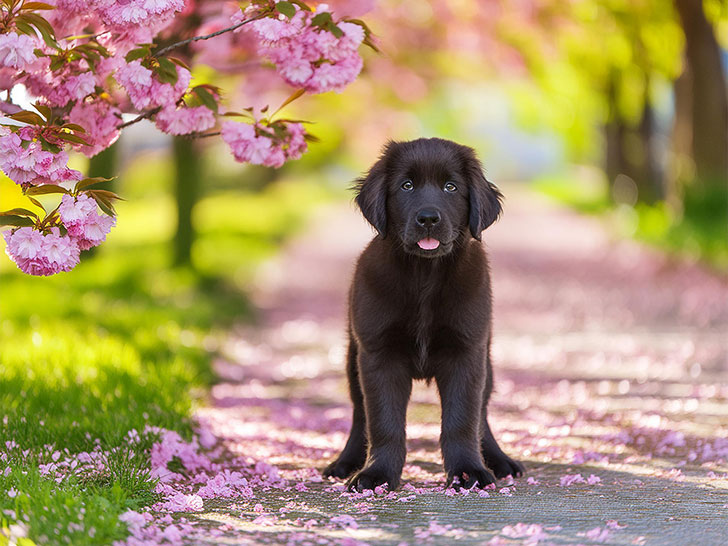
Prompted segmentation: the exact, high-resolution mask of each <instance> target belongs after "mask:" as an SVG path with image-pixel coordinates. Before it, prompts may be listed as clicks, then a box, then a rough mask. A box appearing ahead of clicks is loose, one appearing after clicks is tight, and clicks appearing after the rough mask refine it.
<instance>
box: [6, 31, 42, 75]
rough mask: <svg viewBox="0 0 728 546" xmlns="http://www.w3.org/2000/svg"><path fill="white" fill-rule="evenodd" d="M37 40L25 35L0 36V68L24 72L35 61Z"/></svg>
mask: <svg viewBox="0 0 728 546" xmlns="http://www.w3.org/2000/svg"><path fill="white" fill-rule="evenodd" d="M37 47H38V40H37V39H33V38H31V37H30V36H27V35H25V34H16V33H14V32H9V33H7V34H0V66H4V67H8V68H14V69H16V70H25V68H26V67H27V66H28V65H30V64H31V63H33V62H34V61H35V60H36V56H35V53H34V52H33V51H34V50H35V48H37Z"/></svg>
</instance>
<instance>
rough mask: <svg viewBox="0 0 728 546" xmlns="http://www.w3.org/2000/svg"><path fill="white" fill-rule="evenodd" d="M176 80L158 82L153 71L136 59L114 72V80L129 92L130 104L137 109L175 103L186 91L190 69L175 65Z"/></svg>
mask: <svg viewBox="0 0 728 546" xmlns="http://www.w3.org/2000/svg"><path fill="white" fill-rule="evenodd" d="M176 69H177V82H176V83H175V84H174V85H172V84H169V83H164V82H160V81H159V80H157V78H156V77H155V76H154V73H153V72H152V71H151V70H150V69H148V68H146V67H145V66H143V65H142V63H141V61H139V60H136V61H132V62H130V63H128V64H125V65H124V66H122V67H121V68H119V70H117V72H116V76H115V77H116V81H117V82H119V84H120V85H121V86H122V87H123V88H124V89H125V90H126V92H127V93H128V94H129V98H130V99H131V102H132V104H133V105H134V107H135V108H137V109H139V110H144V109H146V108H150V107H157V106H164V105H170V104H175V103H176V102H177V101H178V100H179V99H180V98H182V95H184V94H185V92H186V91H187V86H188V85H189V83H190V79H191V75H190V71H189V70H187V69H186V68H182V67H180V66H176Z"/></svg>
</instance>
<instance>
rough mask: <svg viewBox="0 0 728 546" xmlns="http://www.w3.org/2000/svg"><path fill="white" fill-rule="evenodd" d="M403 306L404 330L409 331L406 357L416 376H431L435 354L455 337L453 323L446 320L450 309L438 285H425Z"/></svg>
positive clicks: (406, 341) (407, 333)
mask: <svg viewBox="0 0 728 546" xmlns="http://www.w3.org/2000/svg"><path fill="white" fill-rule="evenodd" d="M402 309H403V316H402V317H401V319H402V321H403V322H402V324H403V325H404V327H403V328H402V329H401V330H404V332H406V334H405V337H406V340H405V347H407V352H408V357H409V358H407V360H408V361H409V363H410V366H411V367H412V372H413V376H415V377H420V378H422V377H431V376H432V375H433V374H434V370H433V369H432V365H433V356H436V355H437V353H439V352H441V351H442V349H443V348H444V347H443V345H447V344H448V339H447V338H453V337H455V333H454V331H453V329H452V326H453V325H452V324H450V325H446V324H444V322H445V321H444V320H443V319H444V318H445V316H446V315H449V312H448V311H451V310H446V309H444V308H443V298H442V290H440V289H438V287H424V288H423V289H422V290H421V291H420V292H419V293H417V294H416V295H415V296H414V297H411V298H410V300H409V301H408V302H407V304H406V305H404V306H403V308H402Z"/></svg>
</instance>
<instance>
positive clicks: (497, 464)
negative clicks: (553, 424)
mask: <svg viewBox="0 0 728 546" xmlns="http://www.w3.org/2000/svg"><path fill="white" fill-rule="evenodd" d="M488 349H489V348H488ZM486 359H487V360H486V372H487V376H486V381H485V388H484V389H483V411H482V414H481V418H480V449H481V452H482V453H483V460H484V461H485V464H486V466H487V467H488V468H490V469H491V470H492V471H493V474H495V477H496V478H499V479H500V478H505V477H506V476H513V477H518V476H523V474H524V472H525V471H526V469H525V467H524V466H523V465H522V464H521V463H519V462H518V461H515V460H513V459H511V458H510V457H509V456H508V455H506V454H505V453H503V450H502V449H501V448H500V446H499V445H498V442H496V440H495V438H494V437H493V433H492V432H491V430H490V426H489V425H488V402H489V400H490V394H491V392H492V391H493V369H492V367H491V364H490V350H488V352H487V353H486Z"/></svg>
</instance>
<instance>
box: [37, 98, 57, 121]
mask: <svg viewBox="0 0 728 546" xmlns="http://www.w3.org/2000/svg"><path fill="white" fill-rule="evenodd" d="M33 106H34V107H35V109H36V110H38V112H40V113H41V115H42V116H43V117H44V118H46V121H50V119H51V118H52V117H53V113H52V112H51V109H50V108H49V107H48V106H46V105H45V104H40V103H39V102H36V103H35V104H34V105H33Z"/></svg>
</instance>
